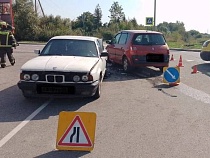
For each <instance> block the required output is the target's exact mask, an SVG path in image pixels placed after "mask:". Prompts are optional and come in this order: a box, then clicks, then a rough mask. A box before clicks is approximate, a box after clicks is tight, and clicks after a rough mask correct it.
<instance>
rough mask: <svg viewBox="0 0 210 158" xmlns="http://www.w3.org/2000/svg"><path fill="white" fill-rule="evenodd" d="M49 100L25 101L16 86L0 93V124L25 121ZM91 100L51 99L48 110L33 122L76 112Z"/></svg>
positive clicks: (43, 111)
mask: <svg viewBox="0 0 210 158" xmlns="http://www.w3.org/2000/svg"><path fill="white" fill-rule="evenodd" d="M48 100H49V98H32V99H26V98H24V97H23V95H22V92H21V91H20V90H19V88H18V87H17V85H15V86H12V87H10V88H7V89H5V90H2V91H0V109H1V110H0V122H16V121H17V122H18V121H23V120H25V119H26V118H27V117H28V116H29V115H30V114H32V113H33V112H34V111H35V110H36V109H37V108H39V107H40V106H41V105H43V104H44V103H46V102H47V101H48ZM93 101H94V100H93V99H92V98H71V99H62V98H60V99H53V104H49V105H48V108H47V109H48V110H45V109H46V108H45V109H44V110H42V111H41V113H39V115H37V116H36V117H34V118H33V120H40V119H48V118H49V117H50V116H57V115H59V113H60V112H61V111H76V110H78V109H80V108H81V107H82V106H85V105H86V104H88V103H89V102H93Z"/></svg>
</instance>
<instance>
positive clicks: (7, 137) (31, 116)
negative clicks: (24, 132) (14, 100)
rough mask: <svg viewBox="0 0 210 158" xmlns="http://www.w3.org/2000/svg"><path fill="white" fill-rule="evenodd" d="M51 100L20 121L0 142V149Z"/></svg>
mask: <svg viewBox="0 0 210 158" xmlns="http://www.w3.org/2000/svg"><path fill="white" fill-rule="evenodd" d="M50 102H51V99H50V100H48V101H47V102H45V103H44V104H42V105H41V106H40V107H39V108H38V109H36V111H34V112H33V113H32V114H31V115H30V116H28V117H27V118H26V119H25V120H24V121H22V122H21V123H20V124H19V125H18V126H17V127H15V128H14V129H13V130H12V131H11V132H10V133H8V134H7V135H6V136H5V137H4V138H3V139H1V140H0V148H1V147H2V146H3V145H4V144H5V143H7V142H8V141H9V140H10V139H11V138H12V137H13V136H14V135H15V134H16V133H17V132H18V131H20V130H21V129H22V128H23V127H24V126H25V125H26V124H27V123H29V122H30V121H31V120H32V119H33V118H34V117H35V116H36V115H37V114H38V113H40V112H41V111H42V110H43V109H44V108H45V107H46V106H47V105H48V104H49V103H50Z"/></svg>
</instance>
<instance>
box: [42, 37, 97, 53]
mask: <svg viewBox="0 0 210 158" xmlns="http://www.w3.org/2000/svg"><path fill="white" fill-rule="evenodd" d="M56 55H59V56H82V57H98V51H97V48H96V44H95V42H94V41H87V40H75V39H53V40H50V41H49V42H48V43H47V45H46V46H45V47H44V49H43V50H42V52H41V54H40V56H56Z"/></svg>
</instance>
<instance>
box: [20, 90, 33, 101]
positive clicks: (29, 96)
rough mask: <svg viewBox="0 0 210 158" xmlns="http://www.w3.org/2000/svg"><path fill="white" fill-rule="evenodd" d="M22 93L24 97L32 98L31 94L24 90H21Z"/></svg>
mask: <svg viewBox="0 0 210 158" xmlns="http://www.w3.org/2000/svg"><path fill="white" fill-rule="evenodd" d="M22 93H23V96H24V98H26V99H31V98H32V96H31V95H29V94H26V93H25V92H24V91H22Z"/></svg>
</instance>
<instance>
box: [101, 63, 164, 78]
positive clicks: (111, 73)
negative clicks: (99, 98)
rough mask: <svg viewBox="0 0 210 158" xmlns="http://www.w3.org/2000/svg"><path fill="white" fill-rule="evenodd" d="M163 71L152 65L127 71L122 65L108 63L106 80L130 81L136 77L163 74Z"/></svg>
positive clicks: (150, 76)
mask: <svg viewBox="0 0 210 158" xmlns="http://www.w3.org/2000/svg"><path fill="white" fill-rule="evenodd" d="M161 75H162V72H160V71H159V69H156V68H152V67H141V68H136V69H133V70H132V71H131V72H129V73H125V72H124V71H123V69H122V66H121V65H118V64H108V66H107V73H106V75H105V78H104V82H117V81H128V80H135V79H147V78H152V77H157V76H161Z"/></svg>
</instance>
